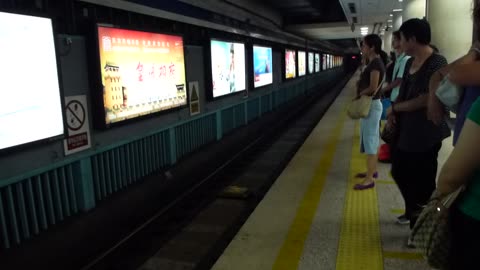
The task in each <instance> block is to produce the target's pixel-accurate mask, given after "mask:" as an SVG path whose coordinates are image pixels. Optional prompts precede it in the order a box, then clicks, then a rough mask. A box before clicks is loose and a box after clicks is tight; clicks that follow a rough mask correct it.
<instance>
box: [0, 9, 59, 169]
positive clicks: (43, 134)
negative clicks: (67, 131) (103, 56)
mask: <svg viewBox="0 0 480 270" xmlns="http://www.w3.org/2000/svg"><path fill="white" fill-rule="evenodd" d="M0 74H1V80H0V95H1V98H0V150H2V149H6V148H10V147H14V146H18V145H22V144H26V143H31V142H35V141H39V140H43V139H47V138H51V137H55V136H59V135H62V134H63V133H64V122H63V113H62V111H63V108H62V102H61V95H60V87H59V81H58V72H57V57H56V54H55V43H54V34H53V29H52V21H51V20H50V19H47V18H40V17H33V16H25V15H18V14H11V13H4V12H0ZM2 169H5V170H8V168H2Z"/></svg>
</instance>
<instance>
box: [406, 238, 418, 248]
mask: <svg viewBox="0 0 480 270" xmlns="http://www.w3.org/2000/svg"><path fill="white" fill-rule="evenodd" d="M407 247H408V248H417V247H416V246H415V244H414V243H413V240H412V239H411V238H410V237H408V241H407Z"/></svg>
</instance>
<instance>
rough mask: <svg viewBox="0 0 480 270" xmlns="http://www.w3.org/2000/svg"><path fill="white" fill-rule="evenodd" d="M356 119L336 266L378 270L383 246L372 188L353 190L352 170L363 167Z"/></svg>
mask: <svg viewBox="0 0 480 270" xmlns="http://www.w3.org/2000/svg"><path fill="white" fill-rule="evenodd" d="M359 149H360V129H359V123H358V121H357V123H356V124H355V132H354V136H353V147H352V159H351V161H350V174H349V182H348V185H347V194H346V199H345V207H344V212H343V220H342V227H341V231H340V240H339V246H338V252H337V267H336V269H337V270H353V269H355V270H362V269H365V270H382V269H383V250H382V241H381V235H380V223H379V213H378V212H379V211H378V198H377V192H376V190H375V189H374V188H373V189H369V190H363V191H355V190H353V186H354V185H355V184H356V183H358V182H359V181H358V180H357V179H355V174H357V173H358V172H362V171H364V170H365V156H363V155H362V154H360V152H359Z"/></svg>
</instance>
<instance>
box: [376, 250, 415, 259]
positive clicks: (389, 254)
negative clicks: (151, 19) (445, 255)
mask: <svg viewBox="0 0 480 270" xmlns="http://www.w3.org/2000/svg"><path fill="white" fill-rule="evenodd" d="M383 257H384V258H385V259H399V260H423V255H422V254H420V253H410V252H395V251H384V252H383Z"/></svg>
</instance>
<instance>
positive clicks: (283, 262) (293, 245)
mask: <svg viewBox="0 0 480 270" xmlns="http://www.w3.org/2000/svg"><path fill="white" fill-rule="evenodd" d="M345 119H346V113H345V112H344V111H342V113H341V115H340V118H339V119H338V121H336V125H335V127H334V129H333V131H332V133H331V134H330V137H329V138H328V140H327V142H326V143H325V145H324V149H323V152H322V156H321V157H320V161H319V163H318V165H317V168H316V169H315V172H314V175H313V178H312V180H311V182H310V184H309V186H308V188H307V191H306V193H305V196H304V197H303V199H302V201H301V203H300V206H299V208H298V210H297V213H296V216H295V219H294V220H293V222H292V225H291V226H290V229H289V231H288V234H287V237H286V239H285V241H284V243H283V246H282V247H281V249H280V252H279V253H278V256H277V258H276V260H275V263H274V265H273V268H272V269H273V270H293V269H297V267H298V263H299V260H300V256H302V253H303V247H304V243H305V240H306V238H307V236H308V232H309V231H310V227H311V225H312V221H313V218H314V216H315V212H316V211H317V205H318V203H319V201H320V196H321V194H322V191H323V187H324V185H325V181H326V179H327V176H328V173H329V171H330V168H331V167H332V163H333V158H334V155H335V152H336V151H337V144H338V142H339V140H340V137H341V134H342V130H343V126H344V124H345Z"/></svg>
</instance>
